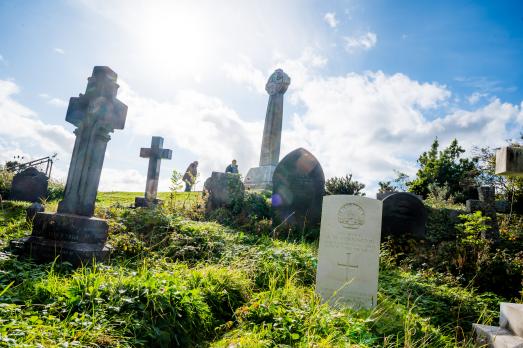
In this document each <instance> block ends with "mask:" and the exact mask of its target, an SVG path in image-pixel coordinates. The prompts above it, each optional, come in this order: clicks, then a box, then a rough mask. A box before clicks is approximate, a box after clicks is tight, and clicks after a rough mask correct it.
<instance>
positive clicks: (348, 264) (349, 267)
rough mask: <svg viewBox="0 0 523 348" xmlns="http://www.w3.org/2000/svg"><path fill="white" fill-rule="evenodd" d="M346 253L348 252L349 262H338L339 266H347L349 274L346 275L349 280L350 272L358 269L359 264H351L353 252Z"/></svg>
mask: <svg viewBox="0 0 523 348" xmlns="http://www.w3.org/2000/svg"><path fill="white" fill-rule="evenodd" d="M346 254H347V262H346V263H340V262H338V266H340V267H345V270H346V271H347V274H346V276H345V277H346V279H347V280H349V272H351V271H355V270H357V269H358V268H359V266H358V265H351V262H350V259H351V255H352V253H346Z"/></svg>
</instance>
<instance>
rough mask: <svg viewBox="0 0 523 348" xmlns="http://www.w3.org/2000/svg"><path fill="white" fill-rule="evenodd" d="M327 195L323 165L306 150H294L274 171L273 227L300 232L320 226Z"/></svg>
mask: <svg viewBox="0 0 523 348" xmlns="http://www.w3.org/2000/svg"><path fill="white" fill-rule="evenodd" d="M324 194H325V176H324V175H323V169H322V168H321V165H320V162H318V160H317V159H316V158H315V157H314V156H313V155H312V154H311V153H310V152H309V151H307V150H305V149H303V148H299V149H297V150H294V151H292V152H291V153H289V154H288V155H287V156H285V157H284V158H283V159H282V160H281V162H280V163H279V164H278V166H277V167H276V169H275V170H274V176H273V191H272V211H273V226H279V225H285V226H288V227H294V228H296V229H297V230H298V231H303V230H304V229H310V228H315V227H319V225H320V219H321V204H322V199H323V195H324Z"/></svg>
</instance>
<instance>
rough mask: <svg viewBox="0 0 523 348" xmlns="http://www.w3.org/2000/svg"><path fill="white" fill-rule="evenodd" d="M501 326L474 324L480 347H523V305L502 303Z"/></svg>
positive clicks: (500, 309) (500, 311)
mask: <svg viewBox="0 0 523 348" xmlns="http://www.w3.org/2000/svg"><path fill="white" fill-rule="evenodd" d="M499 307H500V308H499V326H488V325H481V324H472V326H473V328H474V333H475V334H476V343H477V344H478V345H481V346H482V347H483V346H488V347H494V348H522V347H523V304H516V303H508V302H501V303H500V305H499Z"/></svg>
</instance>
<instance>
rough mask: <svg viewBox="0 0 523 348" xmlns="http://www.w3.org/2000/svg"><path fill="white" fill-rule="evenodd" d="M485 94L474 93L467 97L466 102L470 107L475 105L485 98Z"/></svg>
mask: <svg viewBox="0 0 523 348" xmlns="http://www.w3.org/2000/svg"><path fill="white" fill-rule="evenodd" d="M487 96H488V94H487V93H480V92H474V93H472V94H471V95H469V96H468V98H467V100H468V102H469V104H470V105H474V104H476V103H477V102H478V101H480V99H481V98H484V97H487Z"/></svg>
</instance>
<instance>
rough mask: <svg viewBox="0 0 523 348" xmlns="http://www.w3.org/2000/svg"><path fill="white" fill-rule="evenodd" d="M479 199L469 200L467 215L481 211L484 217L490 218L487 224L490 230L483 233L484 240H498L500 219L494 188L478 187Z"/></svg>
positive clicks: (466, 205) (466, 204)
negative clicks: (498, 217) (497, 213)
mask: <svg viewBox="0 0 523 348" xmlns="http://www.w3.org/2000/svg"><path fill="white" fill-rule="evenodd" d="M478 197H479V200H476V199H468V200H467V201H466V202H465V207H466V209H465V210H466V211H467V213H474V212H476V211H481V213H482V215H483V216H487V217H489V218H490V221H489V222H488V223H487V224H488V226H489V229H488V230H487V231H485V232H482V237H483V238H489V239H497V238H498V237H499V226H498V219H497V216H496V191H495V187H494V186H481V187H478Z"/></svg>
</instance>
